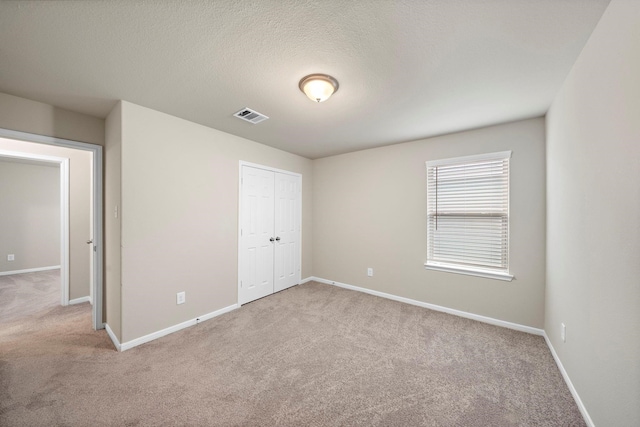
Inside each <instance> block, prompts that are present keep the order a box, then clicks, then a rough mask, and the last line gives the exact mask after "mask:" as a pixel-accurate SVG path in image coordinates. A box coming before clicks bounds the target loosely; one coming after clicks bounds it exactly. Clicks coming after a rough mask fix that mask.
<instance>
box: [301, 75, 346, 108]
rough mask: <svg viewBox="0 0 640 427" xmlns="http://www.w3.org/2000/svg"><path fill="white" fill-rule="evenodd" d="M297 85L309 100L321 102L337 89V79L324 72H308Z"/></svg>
mask: <svg viewBox="0 0 640 427" xmlns="http://www.w3.org/2000/svg"><path fill="white" fill-rule="evenodd" d="M298 87H299V88H300V90H301V91H302V92H304V94H305V95H307V96H308V97H309V99H310V100H312V101H314V102H323V101H326V100H327V99H329V97H330V96H331V95H333V93H334V92H337V90H338V81H337V80H336V79H334V78H333V77H331V76H328V75H326V74H309V75H308V76H306V77H303V78H302V80H300V83H299V84H298Z"/></svg>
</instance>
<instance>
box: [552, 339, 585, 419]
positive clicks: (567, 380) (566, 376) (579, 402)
mask: <svg viewBox="0 0 640 427" xmlns="http://www.w3.org/2000/svg"><path fill="white" fill-rule="evenodd" d="M543 336H544V340H545V341H546V342H547V346H548V347H549V350H551V355H553V360H555V361H556V365H558V369H559V370H560V373H561V374H562V378H564V382H565V383H566V384H567V387H569V391H570V392H571V395H572V396H573V400H575V401H576V404H577V405H578V409H580V413H581V414H582V418H584V422H585V423H587V426H589V427H595V424H593V420H592V419H591V417H590V416H589V413H588V412H587V408H585V406H584V403H582V399H580V396H579V395H578V392H577V391H576V389H575V387H574V386H573V383H572V382H571V379H570V378H569V374H568V373H567V371H566V370H565V369H564V366H563V365H562V362H561V361H560V358H559V357H558V353H556V349H555V348H553V345H552V344H551V340H550V339H549V337H548V336H547V333H546V332H545V333H544V334H543Z"/></svg>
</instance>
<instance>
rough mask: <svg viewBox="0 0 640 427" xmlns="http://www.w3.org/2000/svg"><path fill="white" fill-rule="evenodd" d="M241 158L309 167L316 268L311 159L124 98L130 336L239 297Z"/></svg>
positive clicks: (126, 329)
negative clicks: (182, 295)
mask: <svg viewBox="0 0 640 427" xmlns="http://www.w3.org/2000/svg"><path fill="white" fill-rule="evenodd" d="M247 125H248V126H252V125H250V124H247ZM258 126H259V125H258ZM240 160H245V161H249V162H253V163H259V164H263V165H266V166H271V167H275V168H279V169H285V170H289V171H292V172H297V173H300V174H302V181H303V189H302V197H303V200H302V205H303V208H302V209H303V214H302V215H303V216H302V221H303V223H302V228H303V229H302V277H306V276H309V275H311V273H312V265H311V261H312V260H311V244H312V242H311V221H312V211H311V186H312V179H311V171H312V167H311V161H310V160H308V159H305V158H302V157H299V156H296V155H293V154H289V153H286V152H283V151H280V150H276V149H274V148H270V147H267V146H265V145H261V144H258V143H255V142H252V141H249V140H246V139H243V138H239V137H236V136H232V135H230V134H227V133H224V132H220V131H217V130H214V129H211V128H207V127H204V126H201V125H197V124H195V123H191V122H188V121H186V120H182V119H179V118H176V117H173V116H169V115H167V114H163V113H159V112H157V111H153V110H150V109H147V108H143V107H140V106H137V105H134V104H131V103H128V102H123V103H122V340H123V342H127V341H130V340H132V339H135V338H138V337H141V336H143V335H146V334H149V333H152V332H156V331H158V330H160V329H163V328H166V327H169V326H173V325H176V324H178V323H180V322H183V321H186V320H189V319H193V318H195V317H197V316H201V315H204V314H207V313H210V312H213V311H215V310H218V309H221V308H224V307H228V306H230V305H232V304H236V303H237V299H238V298H237V297H238V279H237V276H238V262H237V259H238V170H239V161H240ZM107 209H109V207H107ZM180 291H185V292H186V303H185V304H182V305H176V293H177V292H180Z"/></svg>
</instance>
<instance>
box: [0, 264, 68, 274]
mask: <svg viewBox="0 0 640 427" xmlns="http://www.w3.org/2000/svg"><path fill="white" fill-rule="evenodd" d="M59 269H60V266H59V265H51V266H49V267H38V268H25V269H24V270H13V271H1V272H0V276H10V275H12V274H23V273H35V272H36V271H47V270H59Z"/></svg>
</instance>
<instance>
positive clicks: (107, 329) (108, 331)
mask: <svg viewBox="0 0 640 427" xmlns="http://www.w3.org/2000/svg"><path fill="white" fill-rule="evenodd" d="M104 329H106V331H107V334H108V335H109V338H111V341H112V342H113V345H115V346H116V350H118V351H122V346H121V345H120V341H118V337H116V334H114V333H113V331H112V330H111V328H110V327H109V324H108V323H105V324H104Z"/></svg>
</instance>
